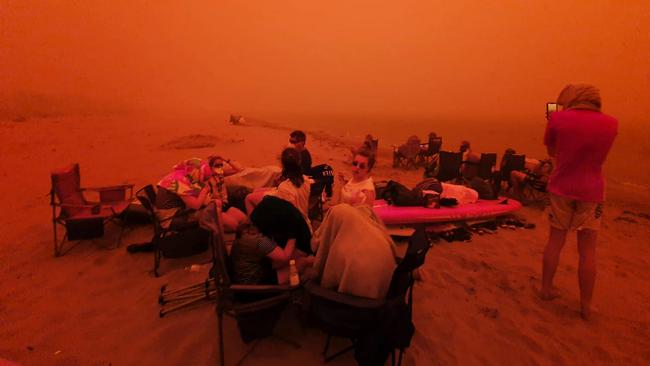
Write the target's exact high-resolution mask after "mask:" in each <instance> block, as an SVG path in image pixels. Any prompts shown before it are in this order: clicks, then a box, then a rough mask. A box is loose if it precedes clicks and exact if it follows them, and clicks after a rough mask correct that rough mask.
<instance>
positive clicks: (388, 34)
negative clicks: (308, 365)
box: [0, 0, 650, 125]
mask: <svg viewBox="0 0 650 366" xmlns="http://www.w3.org/2000/svg"><path fill="white" fill-rule="evenodd" d="M0 27H1V38H0V96H2V98H3V103H2V104H0V107H1V108H4V109H5V114H6V112H7V111H8V112H9V113H12V111H13V112H16V111H18V112H19V113H23V112H22V111H20V109H21V108H24V105H25V104H29V103H32V104H34V103H36V104H39V103H41V102H42V103H43V104H47V103H57V104H58V105H64V106H65V107H63V108H64V109H65V108H66V107H69V108H71V109H75V108H76V109H83V108H85V107H87V106H84V105H86V104H94V107H92V108H93V109H102V108H103V109H119V110H123V109H138V110H142V109H145V110H164V111H178V112H182V113H186V112H199V113H204V112H211V111H216V110H228V111H233V112H237V113H242V114H248V115H257V116H264V117H265V118H281V119H288V120H291V119H298V118H303V119H304V118H309V117H308V116H336V115H347V116H351V115H353V116H361V117H360V118H363V116H372V117H374V118H384V119H391V118H393V117H395V116H412V117H426V118H434V119H435V118H439V119H444V120H448V121H449V120H456V121H506V122H512V123H515V122H519V121H531V120H539V119H540V118H541V117H542V116H543V108H544V102H545V101H547V100H551V99H554V98H555V97H556V96H557V94H558V92H559V90H560V89H561V88H562V87H563V86H564V84H566V83H567V82H590V83H593V84H595V85H597V86H599V87H600V88H601V89H602V93H603V99H604V103H605V111H606V112H609V113H611V114H613V115H616V116H618V117H619V118H620V119H621V120H622V121H625V122H626V123H633V124H638V125H640V124H642V123H644V122H647V120H648V111H649V109H650V107H649V106H650V66H649V64H650V61H649V60H650V2H648V1H645V0H629V1H616V0H609V1H606V0H583V1H578V0H569V1H543V0H538V1H534V2H528V1H520V0H500V1H496V2H483V1H471V0H463V1H454V2H450V1H440V0H437V1H436V0H434V1H424V0H421V1H414V0H405V1H400V2H378V1H340V0H335V1H300V0H294V1H289V0H277V1H214V0H211V1H139V2H134V1H127V0H121V1H96V0H95V1H90V0H88V1H63V0H61V1H54V0H3V1H1V2H0ZM25 100H28V101H31V102H26V101H25ZM34 101H36V102H34ZM52 101H55V102H52ZM29 108H36V109H38V108H39V106H34V105H31V106H29ZM0 112H1V111H0ZM64 112H65V111H64ZM26 113H29V112H26ZM391 116H392V117H391ZM5 117H6V116H5Z"/></svg>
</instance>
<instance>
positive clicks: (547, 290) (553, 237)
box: [540, 226, 567, 300]
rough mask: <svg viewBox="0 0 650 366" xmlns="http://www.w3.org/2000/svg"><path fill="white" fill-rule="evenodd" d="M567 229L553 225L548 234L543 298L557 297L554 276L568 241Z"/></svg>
mask: <svg viewBox="0 0 650 366" xmlns="http://www.w3.org/2000/svg"><path fill="white" fill-rule="evenodd" d="M566 234H567V231H566V230H562V229H558V228H555V227H553V226H551V230H550V232H549V236H548V244H546V248H544V260H543V265H542V289H541V291H540V297H541V298H542V299H543V300H551V299H553V298H554V297H555V295H554V294H553V293H552V288H553V277H555V271H556V270H557V265H558V263H559V262H560V252H561V251H562V248H563V247H564V243H565V242H566Z"/></svg>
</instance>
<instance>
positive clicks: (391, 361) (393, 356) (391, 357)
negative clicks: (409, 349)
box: [390, 348, 395, 366]
mask: <svg viewBox="0 0 650 366" xmlns="http://www.w3.org/2000/svg"><path fill="white" fill-rule="evenodd" d="M390 364H391V366H395V349H394V348H393V349H392V350H390Z"/></svg>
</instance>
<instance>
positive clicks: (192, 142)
mask: <svg viewBox="0 0 650 366" xmlns="http://www.w3.org/2000/svg"><path fill="white" fill-rule="evenodd" d="M219 141H220V139H219V138H218V137H217V136H212V135H202V134H195V135H187V136H183V137H179V138H177V139H174V140H171V141H169V142H166V143H164V144H162V145H161V146H160V147H162V148H163V149H168V150H187V149H203V148H208V147H214V146H215V145H216V144H217V142H219Z"/></svg>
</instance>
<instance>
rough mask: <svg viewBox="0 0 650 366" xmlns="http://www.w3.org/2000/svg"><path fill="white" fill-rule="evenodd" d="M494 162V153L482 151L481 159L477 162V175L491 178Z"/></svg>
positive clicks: (486, 178) (495, 162) (495, 158)
mask: <svg viewBox="0 0 650 366" xmlns="http://www.w3.org/2000/svg"><path fill="white" fill-rule="evenodd" d="M496 164H497V154H496V153H482V154H481V160H480V161H479V163H478V176H479V177H481V179H485V180H492V179H493V176H494V173H493V172H494V166H495V165H496Z"/></svg>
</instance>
